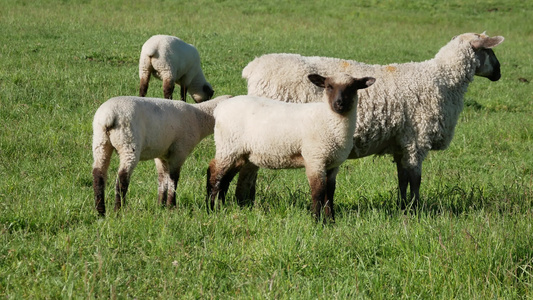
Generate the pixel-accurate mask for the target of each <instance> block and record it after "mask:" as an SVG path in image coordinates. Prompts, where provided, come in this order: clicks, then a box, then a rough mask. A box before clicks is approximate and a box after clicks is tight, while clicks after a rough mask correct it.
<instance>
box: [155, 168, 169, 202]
mask: <svg viewBox="0 0 533 300" xmlns="http://www.w3.org/2000/svg"><path fill="white" fill-rule="evenodd" d="M154 161H155V167H156V169H157V182H158V193H157V202H158V203H159V205H161V206H165V204H166V201H167V198H168V185H169V181H170V178H169V172H168V164H167V163H166V162H165V161H162V160H161V159H159V158H156V159H154Z"/></svg>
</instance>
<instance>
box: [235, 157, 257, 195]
mask: <svg viewBox="0 0 533 300" xmlns="http://www.w3.org/2000/svg"><path fill="white" fill-rule="evenodd" d="M258 171H259V167H257V166H256V165H254V164H252V163H247V164H245V165H244V166H243V167H242V169H241V170H240V171H239V180H238V181H237V187H236V188H235V197H236V198H237V201H238V203H239V205H240V204H245V203H246V202H248V201H251V202H252V204H253V203H254V201H255V192H256V182H257V172H258Z"/></svg>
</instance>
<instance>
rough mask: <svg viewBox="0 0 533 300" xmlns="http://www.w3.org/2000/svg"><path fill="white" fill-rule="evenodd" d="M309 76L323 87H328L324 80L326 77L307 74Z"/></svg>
mask: <svg viewBox="0 0 533 300" xmlns="http://www.w3.org/2000/svg"><path fill="white" fill-rule="evenodd" d="M307 78H309V80H310V81H311V82H312V83H313V84H314V85H316V86H318V87H321V88H324V87H326V86H325V84H324V82H325V81H326V77H323V76H320V75H318V74H311V75H309V76H307Z"/></svg>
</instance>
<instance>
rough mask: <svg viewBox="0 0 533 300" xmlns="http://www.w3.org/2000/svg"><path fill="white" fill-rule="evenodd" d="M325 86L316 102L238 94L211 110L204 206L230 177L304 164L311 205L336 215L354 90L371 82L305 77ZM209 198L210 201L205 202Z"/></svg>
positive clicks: (349, 140) (211, 203)
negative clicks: (212, 130) (338, 179)
mask: <svg viewBox="0 0 533 300" xmlns="http://www.w3.org/2000/svg"><path fill="white" fill-rule="evenodd" d="M308 78H309V80H310V81H311V82H312V83H313V84H315V85H316V86H318V87H320V88H321V89H324V90H325V91H324V101H323V102H319V103H306V104H302V103H284V102H279V101H274V100H271V99H268V98H261V97H255V96H237V97H235V98H233V99H231V100H228V101H226V102H224V103H221V104H220V105H219V106H218V107H217V108H216V109H215V113H214V115H215V120H216V121H215V133H214V135H215V145H216V154H215V158H214V159H213V160H212V161H211V163H210V164H209V168H208V171H207V175H208V177H207V179H208V182H207V199H206V200H207V209H208V211H209V209H210V208H211V209H214V206H215V199H216V197H217V195H218V198H219V199H220V200H221V202H222V203H224V201H225V194H226V192H227V188H228V186H229V183H230V181H231V179H232V177H233V176H234V175H235V173H236V171H237V170H238V169H239V168H241V167H243V166H244V165H247V166H248V167H247V168H248V169H250V170H255V171H257V169H258V168H259V167H262V168H270V169H284V168H302V167H304V166H305V170H306V175H307V178H308V180H309V185H310V187H311V195H312V200H313V204H312V209H313V212H314V214H315V216H316V217H317V218H318V217H319V216H320V211H321V210H322V209H323V210H324V214H325V216H326V217H328V218H331V219H334V213H333V194H334V193H335V177H336V175H337V172H338V168H339V165H340V164H341V163H342V162H343V161H344V160H346V158H347V157H348V154H349V153H350V151H351V149H352V145H353V138H352V134H353V131H354V129H355V122H356V112H357V90H359V89H364V88H367V87H368V86H370V85H372V84H373V83H374V81H375V79H374V78H371V77H365V78H361V79H356V78H353V77H351V76H348V75H345V74H342V75H338V76H334V77H328V78H325V77H322V76H320V75H317V74H312V75H309V76H308ZM209 200H210V201H209Z"/></svg>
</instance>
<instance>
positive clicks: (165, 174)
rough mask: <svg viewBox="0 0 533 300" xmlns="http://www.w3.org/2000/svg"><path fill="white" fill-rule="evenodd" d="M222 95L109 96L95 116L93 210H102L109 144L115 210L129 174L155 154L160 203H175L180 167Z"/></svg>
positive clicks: (208, 130)
mask: <svg viewBox="0 0 533 300" xmlns="http://www.w3.org/2000/svg"><path fill="white" fill-rule="evenodd" d="M229 97H230V96H220V97H217V98H215V99H213V100H211V101H206V102H202V103H199V104H188V103H185V102H182V101H172V100H166V99H156V98H140V97H132V96H123V97H115V98H111V99H109V100H107V101H106V102H105V103H103V104H102V105H101V106H100V108H98V110H97V111H96V113H95V115H94V121H93V157H94V164H93V188H94V200H95V205H96V210H97V211H98V212H99V213H100V215H102V216H103V215H105V201H104V194H105V182H106V179H107V170H108V168H109V164H110V161H111V155H112V154H113V150H116V151H117V153H118V155H119V158H120V166H119V170H118V178H117V182H116V189H115V210H118V209H119V208H120V207H121V205H122V203H123V202H125V197H126V192H127V190H128V185H129V181H130V176H131V174H132V173H133V170H134V169H135V166H136V165H137V163H138V162H139V161H140V160H148V159H155V165H156V168H157V173H158V181H159V196H158V198H159V203H160V204H163V205H164V204H165V202H166V204H167V205H168V206H175V205H176V194H175V191H176V186H177V184H178V180H179V176H180V169H181V166H182V165H183V163H184V162H185V159H186V158H187V156H188V155H189V154H190V153H191V151H192V150H193V149H194V147H195V146H196V145H197V144H198V143H199V142H200V141H201V140H202V139H203V138H204V137H206V136H208V135H210V134H212V133H213V127H214V125H215V120H214V118H213V111H214V109H215V107H216V105H217V104H218V103H220V101H223V100H225V99H228V98H229Z"/></svg>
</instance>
